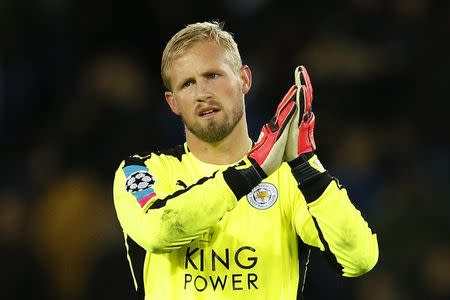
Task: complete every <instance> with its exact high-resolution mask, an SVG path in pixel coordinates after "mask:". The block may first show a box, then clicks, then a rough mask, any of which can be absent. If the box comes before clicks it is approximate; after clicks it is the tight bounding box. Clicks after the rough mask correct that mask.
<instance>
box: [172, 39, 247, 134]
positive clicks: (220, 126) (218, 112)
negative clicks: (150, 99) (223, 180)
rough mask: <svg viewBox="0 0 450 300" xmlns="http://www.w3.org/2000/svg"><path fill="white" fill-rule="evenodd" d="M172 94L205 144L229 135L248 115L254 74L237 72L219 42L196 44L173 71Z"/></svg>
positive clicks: (244, 70)
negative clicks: (247, 100)
mask: <svg viewBox="0 0 450 300" xmlns="http://www.w3.org/2000/svg"><path fill="white" fill-rule="evenodd" d="M169 76H170V84H171V87H172V91H170V92H166V93H165V97H166V100H167V102H168V103H169V105H170V107H171V109H172V111H173V112H174V113H175V114H177V115H179V116H181V118H182V120H183V123H184V125H185V127H186V129H187V130H188V131H190V132H191V133H192V134H194V135H195V136H196V137H197V138H199V139H200V140H202V141H204V142H208V143H215V142H218V141H220V140H222V139H224V138H225V137H226V136H228V135H229V134H230V133H231V132H232V131H233V129H234V128H235V127H236V125H237V124H238V123H239V121H240V120H241V119H242V117H243V114H244V94H245V93H247V92H248V89H249V88H250V78H248V77H249V76H250V71H249V70H248V67H243V68H242V69H241V70H239V71H236V70H234V69H233V68H232V66H231V64H230V63H229V61H228V60H227V57H226V55H225V52H224V50H223V49H222V48H220V46H218V45H217V44H215V43H212V42H207V41H202V42H197V43H195V44H194V45H193V46H192V47H191V48H189V49H188V50H187V51H186V52H185V53H183V54H182V55H180V56H178V57H177V58H175V59H174V61H173V63H172V66H171V68H170V70H169Z"/></svg>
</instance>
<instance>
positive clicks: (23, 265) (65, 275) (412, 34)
mask: <svg viewBox="0 0 450 300" xmlns="http://www.w3.org/2000/svg"><path fill="white" fill-rule="evenodd" d="M449 7H450V6H449V3H448V1H432V0H342V1H340V0H338V1H301V0H297V1H283V0H277V1H275V0H222V1H205V0H197V1H195V2H190V1H176V0H174V1H150V0H136V1H127V2H125V1H122V2H118V1H106V0H89V1H87V0H59V1H56V0H34V1H14V0H0V33H1V36H0V137H1V139H0V140H1V144H0V145H1V151H2V152H1V153H2V155H1V159H2V163H1V165H2V167H3V170H4V171H3V172H2V175H1V181H0V257H1V260H0V262H1V271H0V290H1V294H2V296H1V298H2V299H58V300H59V299H66V300H75V299H143V298H142V292H141V291H140V292H138V293H136V292H134V290H133V282H132V278H131V275H130V272H129V269H128V262H127V260H126V254H125V248H124V245H123V237H122V233H121V229H120V227H119V224H118V221H117V219H116V216H115V212H114V207H113V200H112V180H113V174H114V171H115V169H116V168H117V167H118V164H119V162H120V161H121V160H122V159H123V158H125V157H126V156H128V155H129V154H132V153H134V152H140V151H149V150H155V149H158V148H159V149H164V148H168V147H171V146H174V145H177V144H179V143H182V142H183V141H184V133H183V129H182V126H181V123H180V121H178V119H177V118H175V116H173V115H172V114H171V113H170V111H169V109H168V107H167V105H166V103H165V101H164V97H163V92H164V89H163V85H162V81H161V79H160V73H159V72H160V59H161V53H162V50H163V48H164V46H165V43H166V42H167V41H168V40H169V39H170V37H171V36H172V35H173V34H174V33H175V32H176V31H178V30H179V29H181V28H182V27H183V26H184V25H186V24H188V23H192V22H197V21H207V20H219V21H223V22H225V29H227V30H229V31H231V32H233V33H234V34H235V39H236V41H237V42H238V45H239V47H240V51H241V55H242V58H243V61H244V63H245V64H248V65H249V66H250V67H251V69H252V70H253V82H254V85H253V88H252V90H251V92H250V94H249V95H248V97H247V107H248V108H247V114H248V118H249V124H250V133H251V136H252V137H253V138H257V134H258V132H259V128H260V127H261V126H262V125H263V123H265V122H266V121H267V120H268V119H269V118H270V117H271V116H272V113H273V111H274V108H275V107H276V105H277V103H278V101H279V99H280V98H281V97H282V96H283V95H284V93H285V91H286V90H287V89H288V88H289V87H290V86H291V84H292V82H293V71H294V68H295V67H296V66H297V65H299V64H303V65H305V66H306V67H307V68H308V70H309V73H310V76H311V78H312V82H313V85H314V92H315V102H314V111H315V113H316V116H317V123H316V142H317V146H318V150H317V153H318V154H319V156H320V157H321V160H322V162H323V163H324V165H325V166H326V167H327V168H328V169H329V170H330V173H332V174H333V175H335V176H337V177H338V178H339V179H340V181H341V183H342V184H343V185H345V186H346V187H348V191H349V194H350V197H351V199H352V200H353V201H354V203H355V205H356V206H357V207H358V208H359V209H360V210H361V211H362V213H363V215H364V217H365V218H366V220H367V221H368V222H369V224H370V225H371V227H372V228H373V229H374V231H375V232H376V233H377V234H378V240H379V244H380V258H379V262H378V264H377V266H376V267H375V269H374V270H372V271H371V272H370V273H368V274H367V275H365V276H363V277H361V278H357V279H345V278H342V277H340V276H338V275H336V274H335V273H334V271H333V269H332V268H331V267H330V266H329V265H328V263H327V261H326V259H324V258H323V257H322V256H321V255H320V254H317V253H315V254H313V255H312V257H311V261H310V264H309V273H308V276H307V280H306V288H305V296H306V299H315V300H322V299H349V300H353V299H355V300H356V299H358V300H359V299H364V300H371V299H378V300H391V299H392V300H393V299H400V300H402V299H450V234H449V233H450V230H449V228H450V204H449V203H450V201H449V200H450V199H449V196H448V190H449V140H448V136H449V135H448V134H446V128H447V126H446V125H447V123H448V118H449V112H448V108H447V107H448V104H447V102H448V101H449V100H450V99H449V96H448V81H449V75H448V70H449V67H450V55H449V53H450V49H449V44H450V43H449V37H450V8H449ZM137 272H138V273H139V270H137Z"/></svg>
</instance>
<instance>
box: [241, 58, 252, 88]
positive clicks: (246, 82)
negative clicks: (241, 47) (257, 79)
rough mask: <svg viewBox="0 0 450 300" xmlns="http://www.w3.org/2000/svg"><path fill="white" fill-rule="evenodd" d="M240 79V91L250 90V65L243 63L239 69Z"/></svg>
mask: <svg viewBox="0 0 450 300" xmlns="http://www.w3.org/2000/svg"><path fill="white" fill-rule="evenodd" d="M239 72H240V76H241V81H242V93H244V95H245V94H247V93H248V92H249V91H250V88H251V87H252V71H251V70H250V67H249V66H247V65H244V66H242V67H241V69H240V70H239Z"/></svg>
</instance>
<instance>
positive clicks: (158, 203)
mask: <svg viewBox="0 0 450 300" xmlns="http://www.w3.org/2000/svg"><path fill="white" fill-rule="evenodd" d="M216 174H217V171H215V172H214V173H213V174H212V175H211V176H209V177H202V178H200V179H199V180H198V181H197V182H196V183H194V184H193V185H190V186H188V187H187V188H186V189H183V190H178V191H176V192H175V193H173V194H171V195H169V196H167V197H166V198H164V199H158V200H156V201H155V202H154V203H153V204H152V205H150V206H149V207H148V208H147V210H146V211H145V212H146V213H147V212H148V211H149V210H151V209H158V208H161V207H164V206H166V204H167V201H168V200H170V199H173V198H175V197H178V196H180V195H182V194H184V193H186V192H187V191H189V190H190V189H192V188H193V187H194V186H197V185H201V184H203V183H205V182H206V181H208V180H210V179H213V178H214V177H215V176H216Z"/></svg>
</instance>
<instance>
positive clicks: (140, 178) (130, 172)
mask: <svg viewBox="0 0 450 300" xmlns="http://www.w3.org/2000/svg"><path fill="white" fill-rule="evenodd" d="M123 171H124V172H125V175H126V176H127V179H126V180H125V189H126V190H127V192H129V193H132V194H133V195H134V196H135V197H136V199H137V201H138V202H139V205H140V206H141V207H144V206H145V204H146V203H147V202H148V201H149V200H150V199H151V198H153V197H154V196H156V194H155V191H154V189H153V187H154V185H155V183H156V179H155V178H154V177H153V175H151V174H150V172H149V170H148V168H147V167H144V166H140V165H131V166H126V167H125V168H124V169H123Z"/></svg>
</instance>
